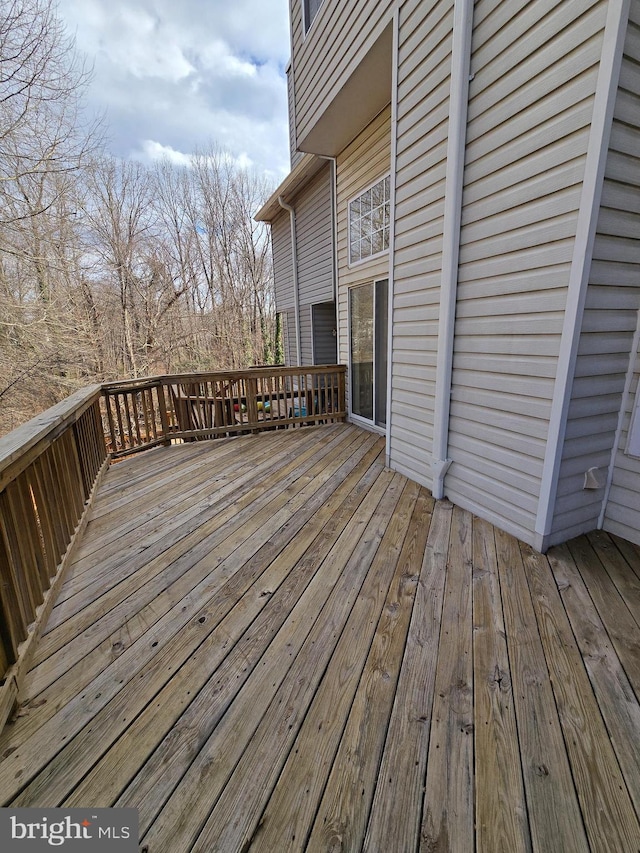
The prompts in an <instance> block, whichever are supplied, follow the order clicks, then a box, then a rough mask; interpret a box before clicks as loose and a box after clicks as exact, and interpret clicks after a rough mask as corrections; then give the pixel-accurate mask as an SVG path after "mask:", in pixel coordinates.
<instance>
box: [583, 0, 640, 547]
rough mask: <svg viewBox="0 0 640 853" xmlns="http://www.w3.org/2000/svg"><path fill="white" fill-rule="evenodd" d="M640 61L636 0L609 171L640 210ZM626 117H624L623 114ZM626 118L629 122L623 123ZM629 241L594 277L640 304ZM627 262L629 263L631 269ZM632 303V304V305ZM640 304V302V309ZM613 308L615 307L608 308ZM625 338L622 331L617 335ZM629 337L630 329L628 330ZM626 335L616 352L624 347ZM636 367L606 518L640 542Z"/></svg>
mask: <svg viewBox="0 0 640 853" xmlns="http://www.w3.org/2000/svg"><path fill="white" fill-rule="evenodd" d="M638 63H640V0H632V3H631V10H630V23H629V26H628V29H627V38H626V42H625V58H624V61H623V65H622V70H621V75H620V89H619V91H618V98H617V100H616V109H615V120H614V128H613V131H614V132H613V133H612V137H611V150H610V154H609V162H608V164H607V166H608V177H610V179H611V180H615V181H616V190H618V185H617V184H618V182H620V181H623V182H624V181H626V190H627V194H626V195H627V197H626V199H625V203H624V209H625V210H630V209H631V210H633V209H634V206H633V203H632V201H631V203H630V202H629V199H633V198H635V211H636V212H638V211H640V85H639V75H638ZM623 117H624V118H623ZM622 122H625V123H624V124H622ZM627 241H628V242H629V243H630V244H632V245H633V246H634V247H635V251H636V260H635V263H627V264H625V265H622V264H619V263H618V264H611V263H607V264H606V266H605V265H602V264H601V265H600V266H599V267H598V268H597V269H596V271H595V276H594V270H592V281H593V280H594V278H595V277H596V276H597V281H598V283H599V284H600V283H603V282H605V281H606V273H607V271H609V274H610V275H611V277H612V278H611V280H610V281H609V283H610V284H614V285H616V284H617V285H618V288H619V287H620V286H621V285H624V286H625V287H626V288H633V293H634V295H635V297H636V300H637V303H636V304H637V305H639V306H640V294H639V291H640V231H638V232H636V238H635V240H632V239H631V238H630V237H629V238H627ZM625 267H626V269H625ZM627 308H628V306H627ZM638 310H640V308H639V309H638ZM607 313H609V312H607ZM617 337H618V339H620V335H618V336H617ZM624 341H626V342H628V341H629V333H627V334H626V335H625V336H624ZM623 351H624V347H623V342H622V341H620V344H619V346H618V347H616V352H623ZM631 359H632V362H631V366H632V370H633V374H632V378H631V384H630V386H629V393H628V394H627V395H626V398H623V401H622V408H623V411H622V417H623V420H622V429H621V430H620V436H619V441H618V446H617V447H616V448H615V451H614V452H615V455H614V467H613V479H612V483H611V491H610V492H609V500H608V502H607V506H606V510H605V518H604V527H605V529H606V530H609V531H611V532H612V533H615V534H616V535H618V536H622V537H624V538H625V539H629V540H630V541H632V542H635V543H637V544H638V545H640V458H638V457H637V456H631V455H629V454H627V452H626V450H627V442H628V438H629V428H630V426H631V417H632V413H633V412H634V410H635V409H636V408H637V407H638V405H639V403H640V399H639V398H640V353H631Z"/></svg>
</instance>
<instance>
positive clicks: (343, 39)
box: [290, 0, 394, 139]
mask: <svg viewBox="0 0 640 853" xmlns="http://www.w3.org/2000/svg"><path fill="white" fill-rule="evenodd" d="M393 5H394V4H393V2H392V0H382V2H381V0H324V3H323V4H322V6H321V7H320V9H319V11H318V14H317V15H316V17H315V19H314V21H313V24H312V26H311V28H310V29H309V31H308V33H307V34H306V36H305V35H304V30H303V24H302V3H301V2H300V0H290V14H291V18H290V20H291V34H292V44H293V65H294V73H295V101H296V131H297V135H298V139H301V138H304V136H305V135H306V134H307V133H308V131H309V130H310V128H311V127H312V126H313V125H314V124H315V123H316V121H317V120H318V118H319V117H320V116H321V115H322V113H323V112H324V111H325V109H326V108H327V106H328V105H329V104H330V103H331V101H332V100H333V98H334V97H335V96H336V95H337V94H338V92H339V91H340V89H341V88H342V87H343V86H344V85H345V83H346V81H347V79H348V78H349V76H350V75H351V74H352V73H353V71H354V70H355V68H356V67H357V65H358V63H359V62H360V60H361V58H362V56H363V55H364V53H365V52H366V50H367V49H368V47H369V46H370V44H371V43H372V42H373V41H374V40H375V37H376V35H377V33H378V30H379V29H380V28H381V22H382V21H383V20H384V19H385V18H388V16H389V10H390V9H391V8H392V6H393Z"/></svg>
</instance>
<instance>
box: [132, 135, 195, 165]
mask: <svg viewBox="0 0 640 853" xmlns="http://www.w3.org/2000/svg"><path fill="white" fill-rule="evenodd" d="M141 148H142V154H143V157H142V158H141V159H144V160H146V161H148V162H151V163H153V162H155V161H156V160H169V162H170V163H173V164H175V165H176V166H190V165H191V154H185V153H183V152H182V151H176V149H175V148H172V147H171V146H170V145H162V143H161V142H155V141H154V140H153V139H143V141H142V146H141Z"/></svg>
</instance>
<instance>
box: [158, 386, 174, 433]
mask: <svg viewBox="0 0 640 853" xmlns="http://www.w3.org/2000/svg"><path fill="white" fill-rule="evenodd" d="M164 389H165V383H164V382H159V383H158V384H157V385H156V393H157V395H158V410H159V412H160V423H161V424H162V435H163V436H164V444H166V445H169V444H171V438H170V437H169V417H168V415H167V401H166V399H165V396H164Z"/></svg>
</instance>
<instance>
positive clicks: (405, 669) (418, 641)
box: [363, 501, 453, 853]
mask: <svg viewBox="0 0 640 853" xmlns="http://www.w3.org/2000/svg"><path fill="white" fill-rule="evenodd" d="M452 514H453V506H452V505H451V504H449V503H448V502H447V501H438V502H437V503H436V505H435V507H434V510H433V518H432V521H431V525H430V528H429V532H428V537H427V543H426V547H425V550H424V554H423V555H422V558H421V559H420V564H421V565H420V567H419V568H418V565H417V564H416V567H415V570H416V571H418V570H419V580H418V586H417V589H416V595H415V601H414V605H413V610H412V614H411V623H410V626H409V633H408V637H407V644H406V647H405V652H404V658H403V661H402V666H401V669H400V677H399V679H398V686H397V689H396V696H395V700H394V705H393V710H392V713H391V719H390V722H389V727H388V731H387V734H386V740H385V745H384V751H383V754H382V761H381V763H380V771H379V773H378V781H377V785H376V790H375V795H374V799H373V804H372V808H371V813H370V817H369V822H368V826H367V833H366V836H365V841H364V847H363V849H364V850H367V851H370V853H376V851H379V850H392V849H395V850H397V851H398V853H405V851H406V853H409V851H412V850H415V849H416V845H417V843H418V837H419V833H420V819H421V815H422V798H423V792H424V778H425V774H426V765H427V751H428V746H429V733H430V724H431V712H432V705H433V689H434V682H435V672H436V663H437V660H438V655H437V648H438V639H439V637H440V627H441V615H442V599H443V593H444V582H445V578H446V574H447V572H446V568H447V553H448V549H449V531H450V528H451V518H452ZM399 804H400V806H399Z"/></svg>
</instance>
